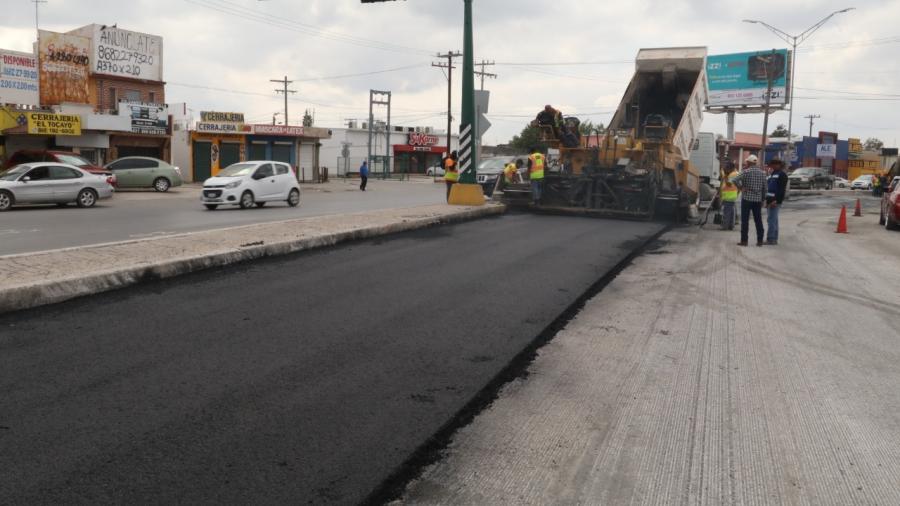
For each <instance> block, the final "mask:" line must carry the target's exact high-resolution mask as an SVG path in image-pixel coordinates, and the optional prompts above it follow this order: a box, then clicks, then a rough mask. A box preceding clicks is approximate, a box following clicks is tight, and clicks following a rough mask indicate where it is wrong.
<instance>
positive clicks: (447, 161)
mask: <svg viewBox="0 0 900 506" xmlns="http://www.w3.org/2000/svg"><path fill="white" fill-rule="evenodd" d="M456 158H457V154H456V151H453V152H452V153H450V154H449V155H448V156H447V158H444V182H445V183H447V202H450V189H451V188H453V185H455V184H456V182H457V181H459V167H457V166H456Z"/></svg>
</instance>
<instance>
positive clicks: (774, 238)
mask: <svg viewBox="0 0 900 506" xmlns="http://www.w3.org/2000/svg"><path fill="white" fill-rule="evenodd" d="M769 167H772V174H770V175H769V180H768V182H767V183H766V186H767V188H766V219H767V220H768V223H767V226H766V244H771V245H773V246H774V245H777V244H778V212H779V211H780V210H781V203H782V202H784V194H785V192H786V191H787V184H788V177H787V174H785V173H784V162H782V161H781V160H779V159H777V158H776V159H774V160H772V161H771V162H769Z"/></svg>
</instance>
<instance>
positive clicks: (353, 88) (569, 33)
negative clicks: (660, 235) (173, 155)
mask: <svg viewBox="0 0 900 506" xmlns="http://www.w3.org/2000/svg"><path fill="white" fill-rule="evenodd" d="M2 3H3V7H4V9H3V11H4V15H3V16H2V18H0V48H5V49H13V50H20V51H22V50H24V51H30V49H31V45H32V43H33V41H34V37H35V31H34V22H35V19H34V14H35V13H34V4H33V3H32V2H31V1H30V0H2ZM474 6H475V7H474V10H475V55H476V58H477V59H478V60H481V59H486V60H491V61H494V62H496V65H495V66H493V67H488V71H489V72H493V73H496V74H498V78H497V79H488V80H487V81H486V82H485V88H486V89H489V90H491V94H492V96H491V114H489V115H488V117H489V119H490V120H491V122H492V123H493V127H492V128H491V130H490V131H489V132H488V133H487V134H486V135H485V143H486V144H496V143H501V142H506V141H508V140H509V139H510V137H511V136H512V135H513V134H515V133H518V132H519V131H520V130H521V128H522V127H523V126H524V124H525V123H526V122H527V121H528V120H529V119H530V118H531V117H533V116H534V114H535V113H536V112H537V111H538V110H539V109H540V108H541V107H542V106H543V105H544V104H546V103H550V104H553V105H555V106H557V107H559V108H560V109H562V110H563V112H565V113H566V114H574V115H577V116H580V117H581V118H582V119H590V120H592V121H594V122H604V123H606V122H608V121H609V119H610V118H611V116H612V111H613V110H614V109H615V107H616V105H617V104H618V101H619V99H620V98H621V95H622V93H623V92H624V90H625V87H626V85H627V83H628V80H629V78H630V76H631V73H632V69H633V61H632V60H633V59H634V56H635V54H636V53H637V51H638V49H639V48H641V47H663V46H695V45H696V46H706V47H708V49H709V53H710V54H722V53H732V52H743V51H755V50H763V49H771V48H782V47H786V44H785V43H784V42H782V41H780V40H779V39H778V38H777V37H776V36H775V35H773V34H772V33H771V32H769V31H768V30H766V29H765V28H763V27H762V26H761V25H752V24H747V23H742V22H741V20H742V19H745V18H750V19H760V20H763V21H766V22H768V23H770V24H772V25H775V26H777V27H778V28H780V29H782V30H784V31H786V32H788V33H792V34H797V33H800V32H802V31H803V30H805V29H806V28H807V27H809V26H810V25H812V24H814V23H815V22H817V21H818V20H820V19H821V18H823V17H824V16H826V15H828V14H829V13H830V12H833V11H835V10H838V9H842V8H845V7H855V8H856V10H854V11H851V12H849V13H846V14H840V15H838V16H836V17H834V18H833V19H832V20H831V21H830V22H829V23H828V24H826V25H825V26H824V27H823V28H822V29H821V30H819V31H818V32H816V33H815V34H814V35H813V36H812V37H811V38H809V39H808V40H807V41H806V42H805V43H804V44H803V45H802V46H801V48H800V51H798V60H797V69H796V70H797V75H796V84H795V86H796V88H795V95H796V102H795V112H794V125H795V128H794V130H795V131H800V132H806V131H808V128H809V123H808V120H806V119H804V118H803V116H806V115H810V114H817V115H820V116H821V118H820V119H817V120H816V124H815V128H814V131H818V130H819V129H822V130H829V131H837V132H839V133H840V136H841V138H846V137H854V136H855V137H861V138H863V139H865V138H867V137H879V138H881V139H882V140H884V141H885V144H886V145H887V146H897V145H898V140H900V120H898V118H900V115H898V111H900V80H898V76H900V59H898V54H900V31H898V26H900V1H898V0H884V1H879V0H862V1H854V0H793V1H791V2H784V1H778V2H776V1H771V0H757V1H755V2H746V1H741V2H738V1H732V0H719V1H715V2H710V1H707V0H702V1H686V0H685V1H682V0H629V1H623V2H606V1H600V0H590V1H588V0H552V1H551V0H474ZM462 13H463V2H462V0H406V1H398V2H387V3H376V4H361V3H360V2H359V0H126V1H123V0H48V1H47V3H42V4H40V25H41V28H42V29H46V30H53V31H68V30H71V29H73V28H77V27H79V26H82V25H86V24H89V23H100V24H109V25H111V24H114V23H115V24H117V25H118V26H119V27H120V28H125V29H129V30H135V31H141V32H147V33H152V34H156V35H160V36H162V37H163V39H164V70H163V73H164V74H163V75H164V79H165V80H166V81H167V83H168V84H167V88H166V99H167V102H169V103H174V102H187V103H188V105H189V107H190V108H191V109H192V110H194V111H198V112H199V111H200V110H217V111H237V112H243V113H245V115H246V117H247V119H248V120H251V121H253V122H270V121H271V119H272V114H273V113H274V112H276V111H280V110H282V108H283V99H282V98H281V97H280V96H278V95H276V94H275V93H274V91H273V89H274V87H275V85H273V84H272V83H270V82H269V80H270V79H273V78H281V77H282V76H284V75H287V76H288V77H289V78H290V79H293V80H294V84H293V89H296V90H297V93H296V94H295V95H293V96H292V97H291V101H290V103H289V107H290V111H291V112H290V119H291V123H296V122H298V121H299V120H300V118H301V115H302V111H303V110H304V109H307V108H308V109H314V110H315V115H316V124H317V126H325V127H336V126H341V125H342V124H343V123H345V120H347V119H351V118H365V117H366V116H367V114H368V112H367V111H368V90H369V89H378V90H390V91H392V92H393V101H394V107H393V116H394V120H393V123H394V124H402V125H410V126H412V125H421V126H435V127H442V128H445V125H446V112H445V111H446V100H447V98H446V93H447V81H446V77H445V75H444V74H442V71H441V70H440V69H438V68H434V67H432V66H431V63H432V62H435V61H439V60H437V59H436V58H435V57H434V55H435V54H436V53H438V52H447V51H448V50H454V51H456V50H461V49H462V16H463V14H462ZM362 74H366V75H362ZM458 76H459V71H457V72H456V73H454V76H453V77H454V84H453V94H454V110H455V111H454V114H455V115H458V108H459V101H458V98H459V94H460V86H461V83H460V81H459V79H458ZM770 121H771V122H773V124H777V123H787V113H786V112H779V113H776V114H775V115H774V117H773V118H772V119H771V120H770ZM737 127H738V130H740V131H751V132H758V131H760V130H761V128H762V116H761V115H746V116H742V117H739V118H738V124H737ZM455 128H456V125H455V124H454V129H455ZM703 130H706V131H713V132H720V133H724V130H725V120H724V117H723V116H721V115H713V114H707V115H705V119H704V124H703Z"/></svg>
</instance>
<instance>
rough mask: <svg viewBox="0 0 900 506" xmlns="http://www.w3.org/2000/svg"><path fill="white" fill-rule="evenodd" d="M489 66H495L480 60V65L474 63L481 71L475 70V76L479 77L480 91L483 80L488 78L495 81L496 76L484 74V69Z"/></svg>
mask: <svg viewBox="0 0 900 506" xmlns="http://www.w3.org/2000/svg"><path fill="white" fill-rule="evenodd" d="M490 65H495V63H494V62H489V61H487V60H481V63H476V64H475V66H476V67H481V70H476V71H475V75H476V76H480V77H481V89H482V90H484V78H485V77H490V78H491V79H497V74H491V73H489V72H485V71H484V68H485V67H487V66H490Z"/></svg>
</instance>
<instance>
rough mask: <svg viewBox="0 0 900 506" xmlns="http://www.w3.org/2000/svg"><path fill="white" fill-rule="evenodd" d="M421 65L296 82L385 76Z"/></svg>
mask: <svg viewBox="0 0 900 506" xmlns="http://www.w3.org/2000/svg"><path fill="white" fill-rule="evenodd" d="M423 65H424V64H423V63H416V64H414V65H404V66H402V67H394V68H391V69H384V70H373V71H370V72H360V73H358V74H343V75H337V76H325V77H307V78H304V79H297V82H298V83H303V82H310V81H331V80H334V79H346V78H349V77H363V76H374V75H376V74H387V73H388V72H398V71H400V70H409V69H413V68H418V67H422V66H423Z"/></svg>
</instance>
